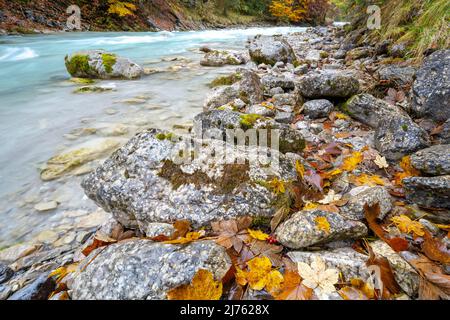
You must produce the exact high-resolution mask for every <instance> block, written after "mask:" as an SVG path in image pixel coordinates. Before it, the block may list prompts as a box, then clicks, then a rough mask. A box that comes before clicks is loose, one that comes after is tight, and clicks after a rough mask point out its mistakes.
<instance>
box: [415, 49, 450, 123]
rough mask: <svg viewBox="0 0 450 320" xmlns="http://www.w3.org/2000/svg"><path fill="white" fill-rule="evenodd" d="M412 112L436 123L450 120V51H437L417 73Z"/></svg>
mask: <svg viewBox="0 0 450 320" xmlns="http://www.w3.org/2000/svg"><path fill="white" fill-rule="evenodd" d="M412 93H413V103H412V110H413V112H415V113H416V115H417V116H419V117H427V118H431V119H433V120H436V121H445V120H447V119H448V118H450V49H447V50H440V51H436V52H434V53H433V54H431V55H430V56H428V57H427V58H425V61H424V63H423V65H422V67H421V68H420V69H419V70H418V71H417V74H416V80H415V81H414V84H413V87H412Z"/></svg>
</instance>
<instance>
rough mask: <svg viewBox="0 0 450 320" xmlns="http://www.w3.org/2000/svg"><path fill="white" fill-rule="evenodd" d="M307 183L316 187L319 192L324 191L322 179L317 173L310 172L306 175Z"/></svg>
mask: <svg viewBox="0 0 450 320" xmlns="http://www.w3.org/2000/svg"><path fill="white" fill-rule="evenodd" d="M305 181H306V182H308V183H309V184H310V185H311V186H313V187H315V188H316V189H317V190H319V191H322V188H323V186H322V183H323V180H322V177H321V176H320V174H318V173H316V172H315V171H313V170H308V171H307V172H306V174H305Z"/></svg>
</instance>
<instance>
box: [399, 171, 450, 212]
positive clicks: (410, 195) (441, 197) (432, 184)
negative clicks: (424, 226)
mask: <svg viewBox="0 0 450 320" xmlns="http://www.w3.org/2000/svg"><path fill="white" fill-rule="evenodd" d="M403 186H404V188H405V193H406V199H407V200H408V201H410V202H412V203H416V204H418V205H419V206H422V207H427V208H444V209H450V175H446V176H440V177H409V178H405V179H403Z"/></svg>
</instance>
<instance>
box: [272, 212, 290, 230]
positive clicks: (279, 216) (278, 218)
mask: <svg viewBox="0 0 450 320" xmlns="http://www.w3.org/2000/svg"><path fill="white" fill-rule="evenodd" d="M289 213H290V209H289V208H287V207H285V206H283V207H281V208H280V209H278V210H277V212H275V214H274V215H273V218H272V220H271V221H270V229H271V230H272V232H274V231H275V229H276V228H277V227H278V225H279V224H280V223H281V222H282V221H283V220H284V219H286V217H287V216H288V215H289Z"/></svg>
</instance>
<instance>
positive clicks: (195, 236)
mask: <svg viewBox="0 0 450 320" xmlns="http://www.w3.org/2000/svg"><path fill="white" fill-rule="evenodd" d="M203 236H205V231H204V230H200V231H198V232H197V231H194V232H188V233H187V234H186V236H185V237H181V238H178V239H175V240H169V241H164V243H167V244H186V243H190V242H193V241H196V240H199V239H200V238H202V237H203Z"/></svg>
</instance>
